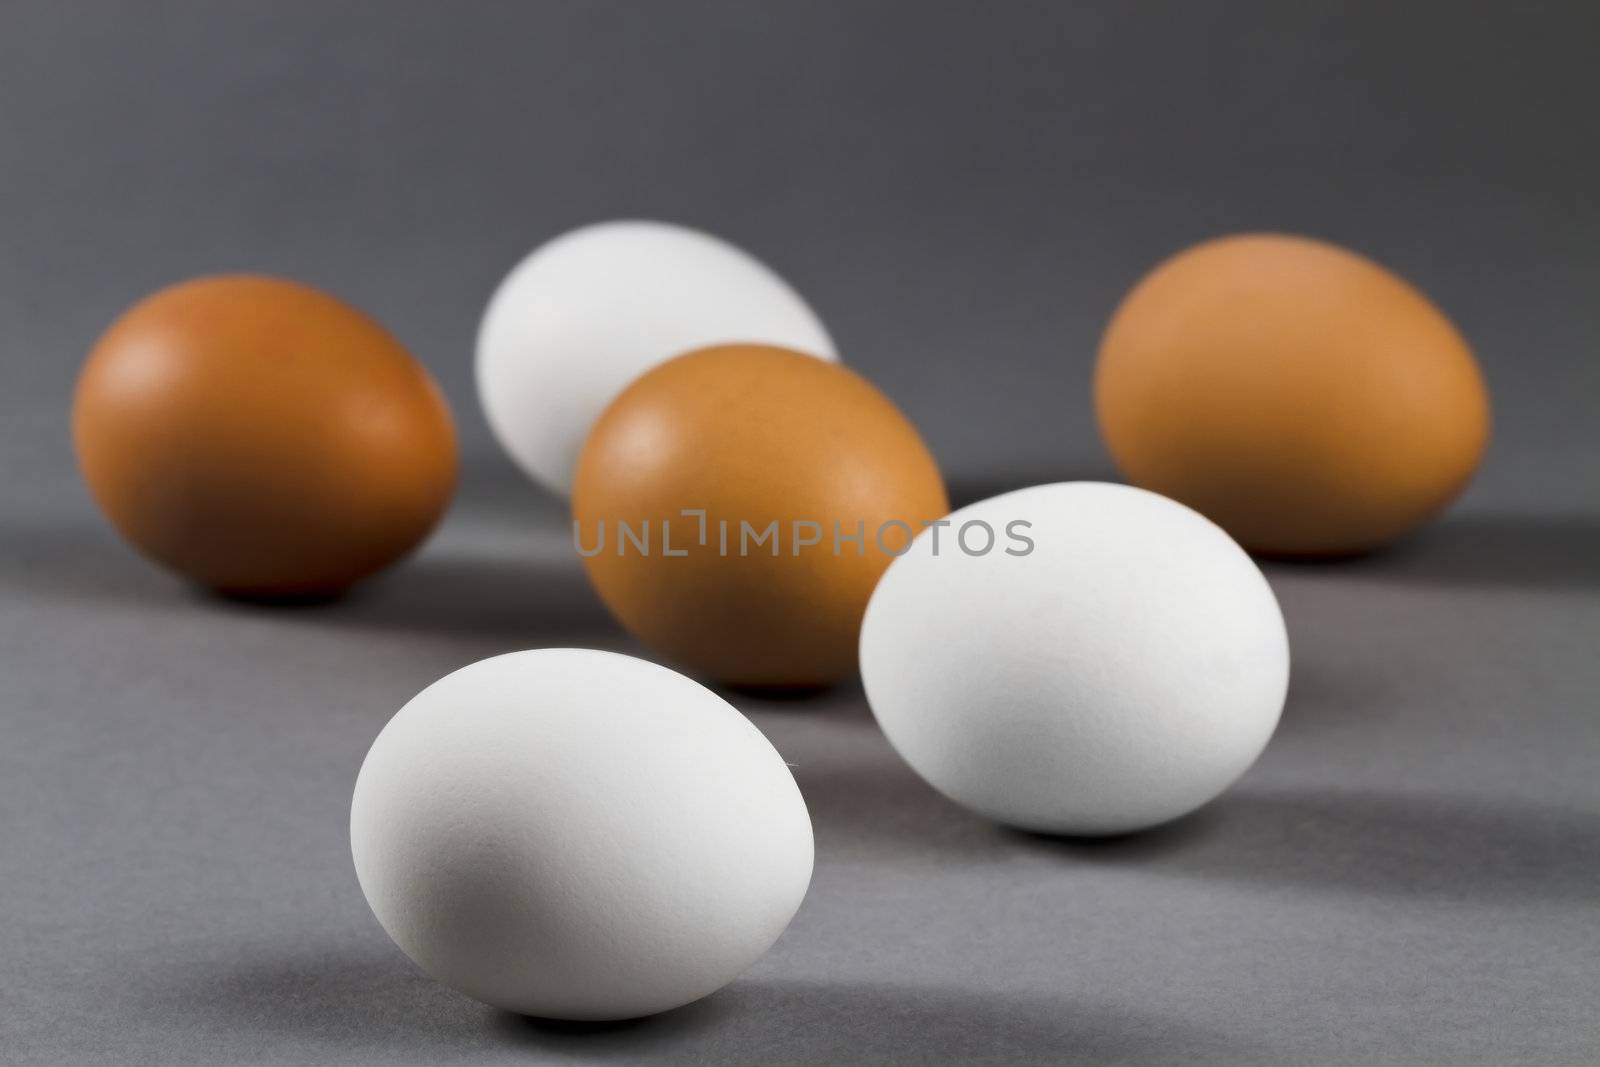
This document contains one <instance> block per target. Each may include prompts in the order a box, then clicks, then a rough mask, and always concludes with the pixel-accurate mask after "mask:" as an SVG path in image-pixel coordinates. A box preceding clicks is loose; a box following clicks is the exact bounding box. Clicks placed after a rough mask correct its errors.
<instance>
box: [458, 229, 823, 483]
mask: <svg viewBox="0 0 1600 1067" xmlns="http://www.w3.org/2000/svg"><path fill="white" fill-rule="evenodd" d="M741 341H743V342H758V343H764V344H772V345H778V346H781V347H784V348H792V349H795V350H796V351H800V352H804V353H806V354H808V355H813V356H818V357H820V358H823V359H829V360H833V359H837V356H836V354H835V352H834V347H833V341H832V339H830V338H829V336H828V332H827V330H826V329H824V328H823V325H822V323H821V321H820V320H818V318H817V316H816V314H815V313H814V312H812V310H811V308H810V307H808V306H807V305H806V302H805V301H804V300H803V299H801V297H800V295H799V294H798V293H796V292H795V291H794V290H793V289H792V288H790V287H789V285H788V283H786V282H785V281H784V280H783V279H782V278H780V277H778V275H777V274H775V273H773V271H772V270H770V269H769V268H767V267H766V266H765V265H764V264H762V263H761V262H760V261H759V260H757V259H755V258H754V257H753V256H751V255H749V254H748V253H746V252H744V251H742V250H741V249H739V248H736V247H734V246H733V245H731V244H729V243H728V242H726V241H723V240H721V239H719V238H716V237H713V236H711V235H710V234H706V233H701V232H700V231H698V230H692V229H688V228H686V227H683V226H675V225H671V224H668V223H662V222H603V223H598V224H596V225H592V226H585V227H582V228H581V229H577V230H573V231H571V232H570V233H566V234H563V235H562V236H560V237H557V238H555V239H554V240H552V241H550V242H548V243H547V244H544V245H542V246H540V247H539V248H537V249H535V250H534V251H533V252H532V253H531V254H530V255H529V256H528V257H527V258H526V259H524V260H523V261H522V262H521V263H519V264H517V266H516V267H515V268H514V269H513V270H512V271H511V273H510V274H509V275H507V276H506V279H505V281H503V282H501V283H500V288H499V289H498V290H496V292H495V294H494V297H493V299H491V300H490V302H489V307H488V310H487V311H486V312H485V313H484V317H483V324H482V326H481V327H480V328H479V331H478V354H477V377H478V397H479V399H480V400H481V401H482V403H483V410H484V413H485V415H486V416H487V417H488V420H489V427H490V429H492V430H493V431H494V435H495V437H496V438H497V439H498V440H499V441H500V444H501V446H502V447H504V448H505V450H506V451H507V452H508V453H510V455H511V458H512V459H514V460H515V461H516V462H517V464H518V465H519V466H520V467H522V469H523V470H524V471H526V472H527V473H528V474H529V475H531V476H532V477H533V478H535V479H537V480H538V481H539V482H541V483H543V484H544V485H545V486H546V487H547V488H549V489H551V490H553V491H555V492H557V493H560V494H562V495H566V494H567V493H569V492H570V491H571V488H572V477H573V472H574V470H575V468H576V466H577V462H578V453H579V451H580V450H581V449H582V447H583V441H584V438H585V437H586V436H587V435H588V433H589V427H590V426H591V425H592V424H593V423H594V420H595V419H596V418H597V417H598V416H599V415H600V412H601V411H603V410H604V409H605V406H606V405H607V404H608V403H610V402H611V399H612V398H613V397H615V396H616V395H617V393H619V392H621V391H622V389H623V387H624V386H626V385H627V384H628V383H629V382H631V381H633V379H634V378H636V377H638V376H639V375H640V374H641V373H643V372H644V371H646V370H648V369H649V368H651V367H653V366H655V365H656V364H657V363H662V362H665V361H666V360H668V359H671V358H672V357H673V356H677V355H681V354H682V353H684V352H688V351H690V350H692V349H696V348H704V347H707V346H709V345H714V344H724V343H734V342H741Z"/></svg>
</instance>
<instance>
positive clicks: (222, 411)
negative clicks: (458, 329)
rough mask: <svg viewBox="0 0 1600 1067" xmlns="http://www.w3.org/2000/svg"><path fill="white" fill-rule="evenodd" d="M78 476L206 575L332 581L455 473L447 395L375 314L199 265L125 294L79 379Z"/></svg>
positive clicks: (398, 549)
mask: <svg viewBox="0 0 1600 1067" xmlns="http://www.w3.org/2000/svg"><path fill="white" fill-rule="evenodd" d="M72 431H73V439H74V442H75V444H76V446H77V453H78V461H79V465H80V467H81V469H82V471H83V477H84V480H85V481H86V482H87V483H88V486H89V490H90V492H91V493H92V494H93V495H94V499H95V501H96V503H98V504H99V505H100V509H101V511H103V512H104V513H105V515H106V517H107V518H108V519H109V520H110V521H111V523H112V525H113V526H115V527H116V529H117V530H118V532H120V533H121V534H122V536H123V537H125V538H127V540H128V541H129V542H130V543H132V544H133V546H134V547H135V548H137V549H138V550H139V551H140V552H142V553H143V554H144V555H146V556H148V557H149V558H151V559H153V560H154V561H155V562H157V563H159V564H161V565H163V566H165V567H167V568H170V569H171V570H173V571H176V572H178V573H179V574H182V575H185V576H187V577H189V578H191V579H193V580H194V581H196V582H200V583H201V584H203V585H207V586H211V587H213V588H216V589H220V590H223V591H225V592H230V593H238V594H247V595H299V594H322V593H329V592H333V591H336V590H339V589H342V588H344V587H345V586H348V585H350V584H351V583H353V582H356V581H359V580H360V579H362V578H365V577H367V576H368V575H370V574H373V573H374V572H376V571H378V570H381V569H382V568H384V567H386V566H388V565H389V564H391V563H394V562H395V561H396V560H398V559H400V558H401V557H402V556H404V555H405V554H406V553H408V552H410V551H411V549H413V548H414V547H416V545H417V544H418V543H419V542H421V540H422V539H423V538H424V537H425V536H426V535H427V534H428V532H429V531H430V530H431V529H432V528H433V526H434V524H435V523H436V522H437V521H438V520H439V517H440V516H441V515H442V514H443V513H444V510H445V507H446V506H447V505H448V504H449V502H450V495H451V492H452V490H453V489H454V487H455V476H456V441H455V430H454V428H453V426H452V424H451V419H450V411H449V408H448V407H446V405H445V401H444V397H443V396H442V395H441V394H440V392H439V390H438V388H437V387H435V385H434V383H433V380H432V379H431V378H429V377H428V373H427V371H425V370H424V369H423V368H422V366H421V365H420V364H419V363H417V361H416V360H415V359H413V358H412V357H411V355H410V353H408V352H407V351H406V350H405V349H404V348H403V347H402V346H401V345H400V343H399V342H398V341H396V340H395V339H394V338H393V337H391V336H390V335H389V334H388V333H387V332H386V331H385V330H384V329H383V328H382V327H381V326H379V325H378V324H377V323H375V322H373V321H372V320H371V319H369V318H368V317H367V316H365V315H363V314H362V313H361V312H359V311H357V310H356V309H355V308H353V307H351V306H350V305H348V304H346V303H344V302H342V301H340V300H337V299H335V298H334V297H331V296H329V295H327V294H326V293H322V292H319V291H318V290H316V289H312V288H310V287H308V286H304V285H300V284H298V283H296V282H290V281H283V280H280V279H277V278H264V277H255V276H249V275H227V276H219V277H209V278H199V279H195V280H193V281H188V282H184V283H181V284H179V285H174V286H172V287H171V288H168V289H163V290H161V291H160V292H158V293H156V294H155V295H153V296H150V297H147V298H146V299H145V300H143V301H141V302H140V303H138V304H136V305H134V306H133V307H132V308H131V309H129V310H128V311H127V312H125V313H124V314H123V315H122V316H121V317H120V318H119V319H117V321H116V322H115V323H113V324H112V326H111V328H110V329H109V330H107V331H106V333H105V334H104V335H103V336H102V337H101V338H100V340H99V341H98V342H97V343H96V344H95V347H94V350H93V351H92V352H91V353H90V354H89V359H88V362H87V363H86V364H85V366H84V368H83V372H82V375H81V376H80V377H79V379H78V387H77V394H76V397H75V399H74V402H73V409H72Z"/></svg>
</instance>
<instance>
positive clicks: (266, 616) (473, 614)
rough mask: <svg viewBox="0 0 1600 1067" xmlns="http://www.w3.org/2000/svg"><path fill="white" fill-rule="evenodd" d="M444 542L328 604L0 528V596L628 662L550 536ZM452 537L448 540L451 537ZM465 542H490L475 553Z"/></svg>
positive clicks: (102, 546)
mask: <svg viewBox="0 0 1600 1067" xmlns="http://www.w3.org/2000/svg"><path fill="white" fill-rule="evenodd" d="M484 529H485V528H484V527H483V526H482V525H479V526H478V527H476V528H475V529H474V530H472V531H471V533H472V534H473V535H475V536H473V537H462V538H453V537H450V536H441V537H440V538H438V539H436V540H435V541H434V542H433V543H431V544H429V545H428V546H426V547H425V548H424V549H423V550H422V551H421V552H419V553H418V554H417V555H415V556H413V557H412V558H410V559H406V560H403V561H401V562H400V563H398V564H396V565H395V566H394V567H393V568H391V569H390V570H388V571H385V572H384V573H382V574H379V575H376V576H374V577H373V578H371V579H369V580H367V581H365V582H362V583H361V584H359V585H357V586H355V587H354V588H352V589H349V590H346V591H345V592H343V593H339V594H333V595H320V596H305V597H242V596H237V595H227V594H221V593H218V592H216V591H213V590H209V589H205V588H203V587H200V586H196V585H194V584H192V583H188V582H185V581H184V580H182V579H181V578H179V577H177V576H174V575H171V574H168V573H166V572H164V571H162V570H160V569H159V568H157V567H156V566H154V565H152V564H151V563H149V562H148V561H146V560H143V559H141V558H140V557H139V556H137V555H136V554H135V553H134V552H133V551H132V550H131V549H129V548H128V547H127V546H125V545H123V544H121V543H120V542H119V541H118V540H117V538H116V537H115V535H113V534H112V533H111V531H110V530H108V529H105V528H104V527H103V526H101V525H98V524H97V523H95V522H94V520H93V518H92V517H91V516H85V517H83V518H82V519H81V520H78V521H55V522H46V521H33V522H27V523H24V522H15V521H13V522H9V523H7V524H6V525H4V526H3V527H0V588H7V589H12V590H17V591H20V592H23V593H25V594H27V595H28V596H29V597H33V598H40V599H48V600H56V601H64V602H69V603H75V604H79V605H83V606H90V607H96V608H128V609H133V610H138V611H141V612H145V613H150V614H152V615H158V614H160V613H162V612H192V611H195V610H200V611H206V612H212V613H215V614H217V615H218V616H221V617H233V618H249V619H253V620H268V621H278V622H281V623H283V624H285V625H290V626H295V627H316V628H327V629H342V630H373V631H394V632H403V633H408V634H416V635H419V636H424V637H434V638H437V639H440V640H443V641H446V642H449V643H451V644H464V645H467V646H470V647H471V648H472V649H474V650H476V651H480V652H483V653H484V654H488V653H490V652H494V651H507V650H510V649H514V648H529V647H536V646H539V645H580V646H584V647H602V648H610V649H613V650H617V651H636V650H637V646H636V644H635V643H634V642H633V641H632V640H631V639H630V638H629V637H628V636H627V635H626V634H625V633H624V632H623V631H622V629H621V628H620V627H619V626H617V625H616V623H615V622H613V621H612V619H611V617H610V615H609V613H608V612H607V611H606V610H605V607H604V605H602V604H601V602H600V599H599V597H598V596H597V595H596V594H595V592H594V590H593V588H592V587H591V586H590V584H589V581H588V578H587V576H586V575H585V573H584V571H583V567H582V565H581V563H580V561H579V560H578V559H577V558H576V555H575V554H574V553H571V552H569V551H568V549H569V548H570V546H569V545H567V544H566V542H565V541H563V540H561V539H560V537H559V535H556V536H552V534H551V532H550V531H549V530H548V528H546V529H544V530H542V531H541V530H539V529H534V530H532V531H530V532H528V533H527V534H526V536H524V532H523V531H522V530H521V529H519V528H518V527H517V526H516V524H515V523H514V522H512V521H511V520H509V519H505V520H501V524H500V525H497V526H491V527H488V528H487V532H488V535H489V536H488V537H483V536H481V535H482V533H483V531H484ZM448 533H449V531H446V534H448ZM473 540H480V541H482V540H487V541H489V542H490V543H489V544H487V545H478V546H477V547H474V544H473V543H472V541H473Z"/></svg>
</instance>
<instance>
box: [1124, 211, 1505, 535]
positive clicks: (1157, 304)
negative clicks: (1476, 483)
mask: <svg viewBox="0 0 1600 1067" xmlns="http://www.w3.org/2000/svg"><path fill="white" fill-rule="evenodd" d="M1095 407H1096V413H1097V415H1098V417H1099V421H1100V431H1101V434H1102V435H1103V436H1104V438H1105V442H1106V446H1107V448H1109V449H1110V451H1111V454H1112V456H1113V457H1114V458H1115V459H1116V461H1117V463H1118V465H1119V466H1120V467H1121V468H1122V471H1123V473H1124V474H1125V475H1126V476H1127V477H1128V478H1129V480H1131V481H1132V482H1134V483H1135V484H1136V485H1139V486H1142V487H1144V488H1146V489H1151V490H1154V491H1155V492H1158V493H1162V494H1165V495H1166V496H1169V497H1172V498H1174V499H1176V500H1179V501H1181V502H1183V503H1185V504H1188V505H1189V506H1191V507H1193V508H1195V509H1196V510H1198V511H1200V512H1201V513H1202V514H1204V515H1206V516H1208V517H1209V518H1211V519H1212V520H1213V521H1214V522H1216V523H1217V524H1218V525H1220V526H1222V527H1223V528H1224V529H1225V530H1227V531H1228V533H1230V534H1232V535H1233V537H1234V538H1235V539H1236V540H1238V541H1239V542H1240V543H1241V544H1243V545H1244V546H1245V547H1246V548H1248V549H1251V550H1253V551H1257V552H1262V553H1266V554H1275V555H1290V556H1320V555H1338V554H1344V553H1350V552H1357V551H1361V550H1363V549H1367V548H1371V547H1374V546H1376V545H1380V544H1383V543H1384V542H1386V541H1389V540H1391V539H1393V538H1395V537H1398V536H1400V535H1401V534H1404V533H1405V532H1407V531H1408V530H1411V529H1413V528H1415V527H1416V526H1418V525H1420V524H1421V523H1423V522H1425V521H1427V520H1428V519H1429V518H1430V517H1431V516H1433V515H1434V514H1435V513H1437V512H1438V511H1440V510H1441V509H1442V508H1444V507H1445V505H1446V504H1448V503H1449V502H1450V501H1451V500H1452V499H1454V498H1455V496H1456V495H1457V494H1458V493H1460V492H1461V490H1462V489H1463V488H1465V486H1466V484H1467V482H1468V481H1469V480H1470V478H1471V477H1472V473H1473V471H1474V470H1475V469H1476V468H1477V466H1478V461H1479V460H1480V458H1481V457H1482V455H1483V450H1484V447H1485V444H1486V443H1487V440H1488V434H1489V398H1488V394H1487V392H1486V390H1485V388H1484V383H1483V377H1482V375H1481V374H1480V372H1479V370H1478V365H1477V363H1476V361H1474V359H1473V357H1472V352H1471V350H1470V349H1468V347H1467V344H1466V342H1465V341H1464V340H1463V339H1462V337H1461V335H1460V334H1459V333H1458V332H1457V331H1456V329H1455V327H1454V326H1452V325H1451V323H1450V321H1449V320H1448V319H1447V318H1445V316H1444V315H1443V314H1442V313H1441V312H1440V311H1439V310H1438V309H1437V308H1436V307H1434V306H1433V304H1431V303H1429V301H1428V299H1427V298H1426V297H1425V296H1423V295H1422V294H1421V293H1420V292H1418V291H1417V290H1416V289H1414V288H1412V287H1411V286H1410V285H1408V284H1407V283H1406V282H1405V281H1404V280H1402V279H1401V278H1399V277H1397V276H1396V275H1395V274H1393V273H1391V272H1390V271H1388V270H1385V269H1384V268H1383V267H1381V266H1379V265H1378V264H1376V263H1374V262H1372V261H1371V260H1369V259H1366V258H1365V257H1363V256H1359V255H1357V254H1355V253H1353V252H1349V251H1346V250H1345V249H1342V248H1339V247H1336V246H1334V245H1330V244H1325V243H1323V242H1321V241H1314V240H1310V239H1308V238H1303V237H1290V236H1279V235H1249V236H1238V237H1226V238H1222V239H1220V240H1215V241H1210V242H1207V243H1205V244H1201V245H1198V246H1196V247H1194V248H1191V249H1189V250H1188V251H1186V252H1183V253H1180V254H1179V255H1177V256H1174V257H1173V258H1172V259H1169V260H1167V261H1166V262H1165V263H1162V264H1161V265H1160V266H1158V267H1157V268H1156V269H1155V270H1153V271H1152V272H1151V273H1150V274H1149V275H1147V276H1146V277H1145V278H1144V279H1143V280H1142V281H1140V282H1139V284H1138V285H1137V286H1135V287H1134V289H1133V291H1132V292H1130V293H1129V294H1128V296H1127V297H1126V298H1125V299H1124V300H1123V302H1122V305H1121V306H1120V307H1119V308H1118V309H1117V311H1116V314H1115V316H1114V317H1113V318H1112V320H1111V324H1110V326H1109V327H1108V328H1107V330H1106V335H1105V339H1104V341H1103V342H1102V344H1101V347H1100V358H1099V364H1098V367H1097V368H1096V373H1095Z"/></svg>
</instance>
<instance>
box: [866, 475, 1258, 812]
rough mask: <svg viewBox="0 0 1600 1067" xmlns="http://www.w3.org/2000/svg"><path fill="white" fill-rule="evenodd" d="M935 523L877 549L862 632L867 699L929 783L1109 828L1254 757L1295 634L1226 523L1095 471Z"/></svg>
mask: <svg viewBox="0 0 1600 1067" xmlns="http://www.w3.org/2000/svg"><path fill="white" fill-rule="evenodd" d="M948 523H949V524H948V525H947V526H943V527H939V528H937V532H938V534H939V539H938V541H939V543H938V551H937V553H935V549H934V538H933V534H934V533H935V529H928V530H925V531H924V532H923V533H922V534H921V535H920V536H919V537H918V538H917V540H916V542H915V543H914V545H913V546H912V548H911V549H910V551H909V552H908V553H907V554H906V555H904V556H902V557H901V558H900V559H897V560H895V562H894V563H893V564H891V565H890V567H889V569H888V570H887V571H886V572H885V573H884V576H883V578H882V580H881V581H880V582H879V583H878V587H877V589H876V590H875V591H874V592H873V595H872V599H871V601H870V603H869V604H868V606H867V612H866V618H865V622H864V624H863V627H862V632H861V674H862V678H863V680H864V683H865V685H866V692H867V699H868V701H869V702H870V704H871V705H872V710H873V713H874V714H875V715H876V716H877V719H878V722H879V724H880V725H881V726H882V727H883V731H884V733H885V734H886V735H888V738H889V741H890V742H891V743H892V744H893V745H894V747H895V748H896V749H897V750H898V751H899V753H900V755H901V756H903V757H904V758H905V760H906V762H907V763H909V764H910V765H911V766H912V768H913V769H915V770H916V771H917V773H918V774H920V775H921V776H922V777H923V778H924V779H926V780H927V781H928V783H929V784H930V785H932V786H933V787H934V788H936V789H938V790H939V791H940V792H942V793H944V794H945V795H946V796H948V797H950V798H951V799H952V800H954V801H956V802H957V803H959V804H962V805H964V806H966V807H968V808H970V809H972V810H973V811H976V812H978V813H980V814H982V815H985V816H987V817H989V818H992V819H994V820H996V821H998V822H1002V823H1007V824H1010V825H1013V826H1018V827H1021V828H1024V829H1029V830H1036V831H1042V832H1048V833H1067V834H1110V833H1119V832H1125V831H1130V830H1137V829H1141V828H1144V827H1148V826H1153V825H1156V824H1158V823H1162V822H1165V821H1167V820H1169V819H1175V818H1177V817H1178V816H1180V815H1184V814H1186V813H1188V812H1190V811H1193V810H1194V809H1196V808H1198V807H1200V806H1201V805H1202V804H1204V803H1206V802H1207V801H1209V800H1211V799H1212V798H1213V797H1215V796H1217V795H1218V794H1219V793H1221V792H1222V791H1223V790H1224V789H1226V788H1227V787H1228V786H1229V785H1230V784H1232V783H1233V782H1234V781H1235V780H1236V779H1237V778H1238V777H1239V776H1240V775H1241V774H1243V773H1244V772H1245V770H1246V769H1247V768H1248V767H1249V766H1250V765H1251V764H1252V763H1253V762H1255V759H1256V757H1257V756H1258V755H1260V753H1261V751H1262V749H1263V748H1264V747H1265V746H1266V743H1267V741H1268V739H1269V738H1270V737H1271V736H1272V732H1273V729H1274V728H1275V727H1276V725H1277V722H1278V716H1279V713H1280V712H1281V710H1282V708H1283V701H1284V696H1285V692H1286V690H1287V687H1288V678H1289V645H1288V638H1287V635H1286V634H1285V631H1284V625H1283V616H1282V615H1281V614H1280V612H1279V610H1278V604H1277V601H1276V599H1274V597H1273V595H1272V590H1271V589H1270V588H1269V587H1268V585H1267V582H1266V579H1265V578H1263V577H1262V574H1261V572H1260V570H1258V569H1257V567H1256V565H1255V564H1254V563H1253V562H1252V561H1251V560H1250V557H1249V556H1247V555H1246V554H1245V553H1244V551H1243V550H1242V549H1240V548H1239V546H1238V545H1236V544H1235V543H1234V542H1233V541H1232V540H1230V539H1229V537H1228V535H1227V534H1225V533H1223V532H1222V530H1221V529H1220V528H1218V527H1217V526H1215V525H1213V524H1212V523H1211V522H1210V521H1208V520H1207V519H1205V518H1203V517H1202V516H1201V515H1199V514H1198V513H1196V512H1194V511H1191V510H1190V509H1189V508H1186V507H1184V506H1183V505H1181V504H1178V503H1176V502H1174V501H1172V500H1168V499H1167V498H1165V497H1162V496H1157V495H1156V494H1154V493H1149V492H1145V491H1144V490H1141V489H1134V488H1131V487H1128V486H1122V485H1108V484H1102V483H1096V482H1070V483H1064V484H1059V485H1042V486H1037V487H1035V488H1032V489H1022V490H1019V491H1017V492H1014V493H1006V494H1004V495H1002V496H998V497H994V498H992V499H989V500H985V501H982V502H980V503H977V504H973V505H971V506H970V507H967V508H963V509H961V510H960V511H957V512H955V513H954V514H952V515H951V516H950V517H949V520H948ZM985 528H987V529H989V530H992V531H993V538H994V543H993V545H992V547H991V548H990V549H989V550H988V551H986V552H980V551H978V550H979V549H982V548H983V547H984V546H985V545H986V544H987V543H988V537H987V535H986V534H985V532H984V529H985ZM1030 546H1031V547H1030ZM968 549H971V550H972V554H969V552H968Z"/></svg>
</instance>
